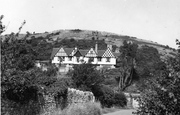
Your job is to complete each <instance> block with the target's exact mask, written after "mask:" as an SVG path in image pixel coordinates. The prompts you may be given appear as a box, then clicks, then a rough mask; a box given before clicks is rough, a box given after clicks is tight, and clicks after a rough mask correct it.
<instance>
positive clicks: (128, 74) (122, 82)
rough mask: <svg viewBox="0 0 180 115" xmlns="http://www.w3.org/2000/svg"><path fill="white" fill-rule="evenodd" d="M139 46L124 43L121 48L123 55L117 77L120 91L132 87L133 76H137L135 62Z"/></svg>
mask: <svg viewBox="0 0 180 115" xmlns="http://www.w3.org/2000/svg"><path fill="white" fill-rule="evenodd" d="M137 48H138V45H137V44H134V43H131V42H129V43H128V42H127V41H124V42H123V46H121V47H120V52H121V55H120V56H119V59H118V60H119V61H118V65H119V73H120V75H119V76H117V77H116V80H117V82H118V84H119V85H118V87H119V91H123V90H125V88H126V87H128V86H129V85H131V83H132V80H133V76H134V74H135V69H134V62H135V56H136V51H137Z"/></svg>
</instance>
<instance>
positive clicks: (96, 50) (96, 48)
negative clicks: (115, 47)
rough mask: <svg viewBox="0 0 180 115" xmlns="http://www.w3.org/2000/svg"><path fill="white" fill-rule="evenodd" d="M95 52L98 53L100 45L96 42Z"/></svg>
mask: <svg viewBox="0 0 180 115" xmlns="http://www.w3.org/2000/svg"><path fill="white" fill-rule="evenodd" d="M95 52H96V53H98V43H97V42H96V45H95Z"/></svg>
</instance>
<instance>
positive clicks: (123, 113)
mask: <svg viewBox="0 0 180 115" xmlns="http://www.w3.org/2000/svg"><path fill="white" fill-rule="evenodd" d="M135 111H136V110H134V109H128V110H120V111H116V112H113V113H108V114H104V115H133V114H132V112H135Z"/></svg>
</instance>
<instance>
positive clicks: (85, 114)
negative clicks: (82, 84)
mask: <svg viewBox="0 0 180 115" xmlns="http://www.w3.org/2000/svg"><path fill="white" fill-rule="evenodd" d="M62 115H102V110H101V106H100V103H98V102H95V103H92V102H88V103H78V104H72V105H70V106H69V107H67V108H66V109H65V110H64V111H63V112H62Z"/></svg>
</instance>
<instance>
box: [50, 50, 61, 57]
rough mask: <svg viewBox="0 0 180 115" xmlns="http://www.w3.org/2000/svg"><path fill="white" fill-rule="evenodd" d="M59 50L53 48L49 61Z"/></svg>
mask: <svg viewBox="0 0 180 115" xmlns="http://www.w3.org/2000/svg"><path fill="white" fill-rule="evenodd" d="M59 49H60V48H53V50H52V53H51V57H50V59H52V58H53V57H54V56H55V55H56V54H57V52H58V51H59Z"/></svg>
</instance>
